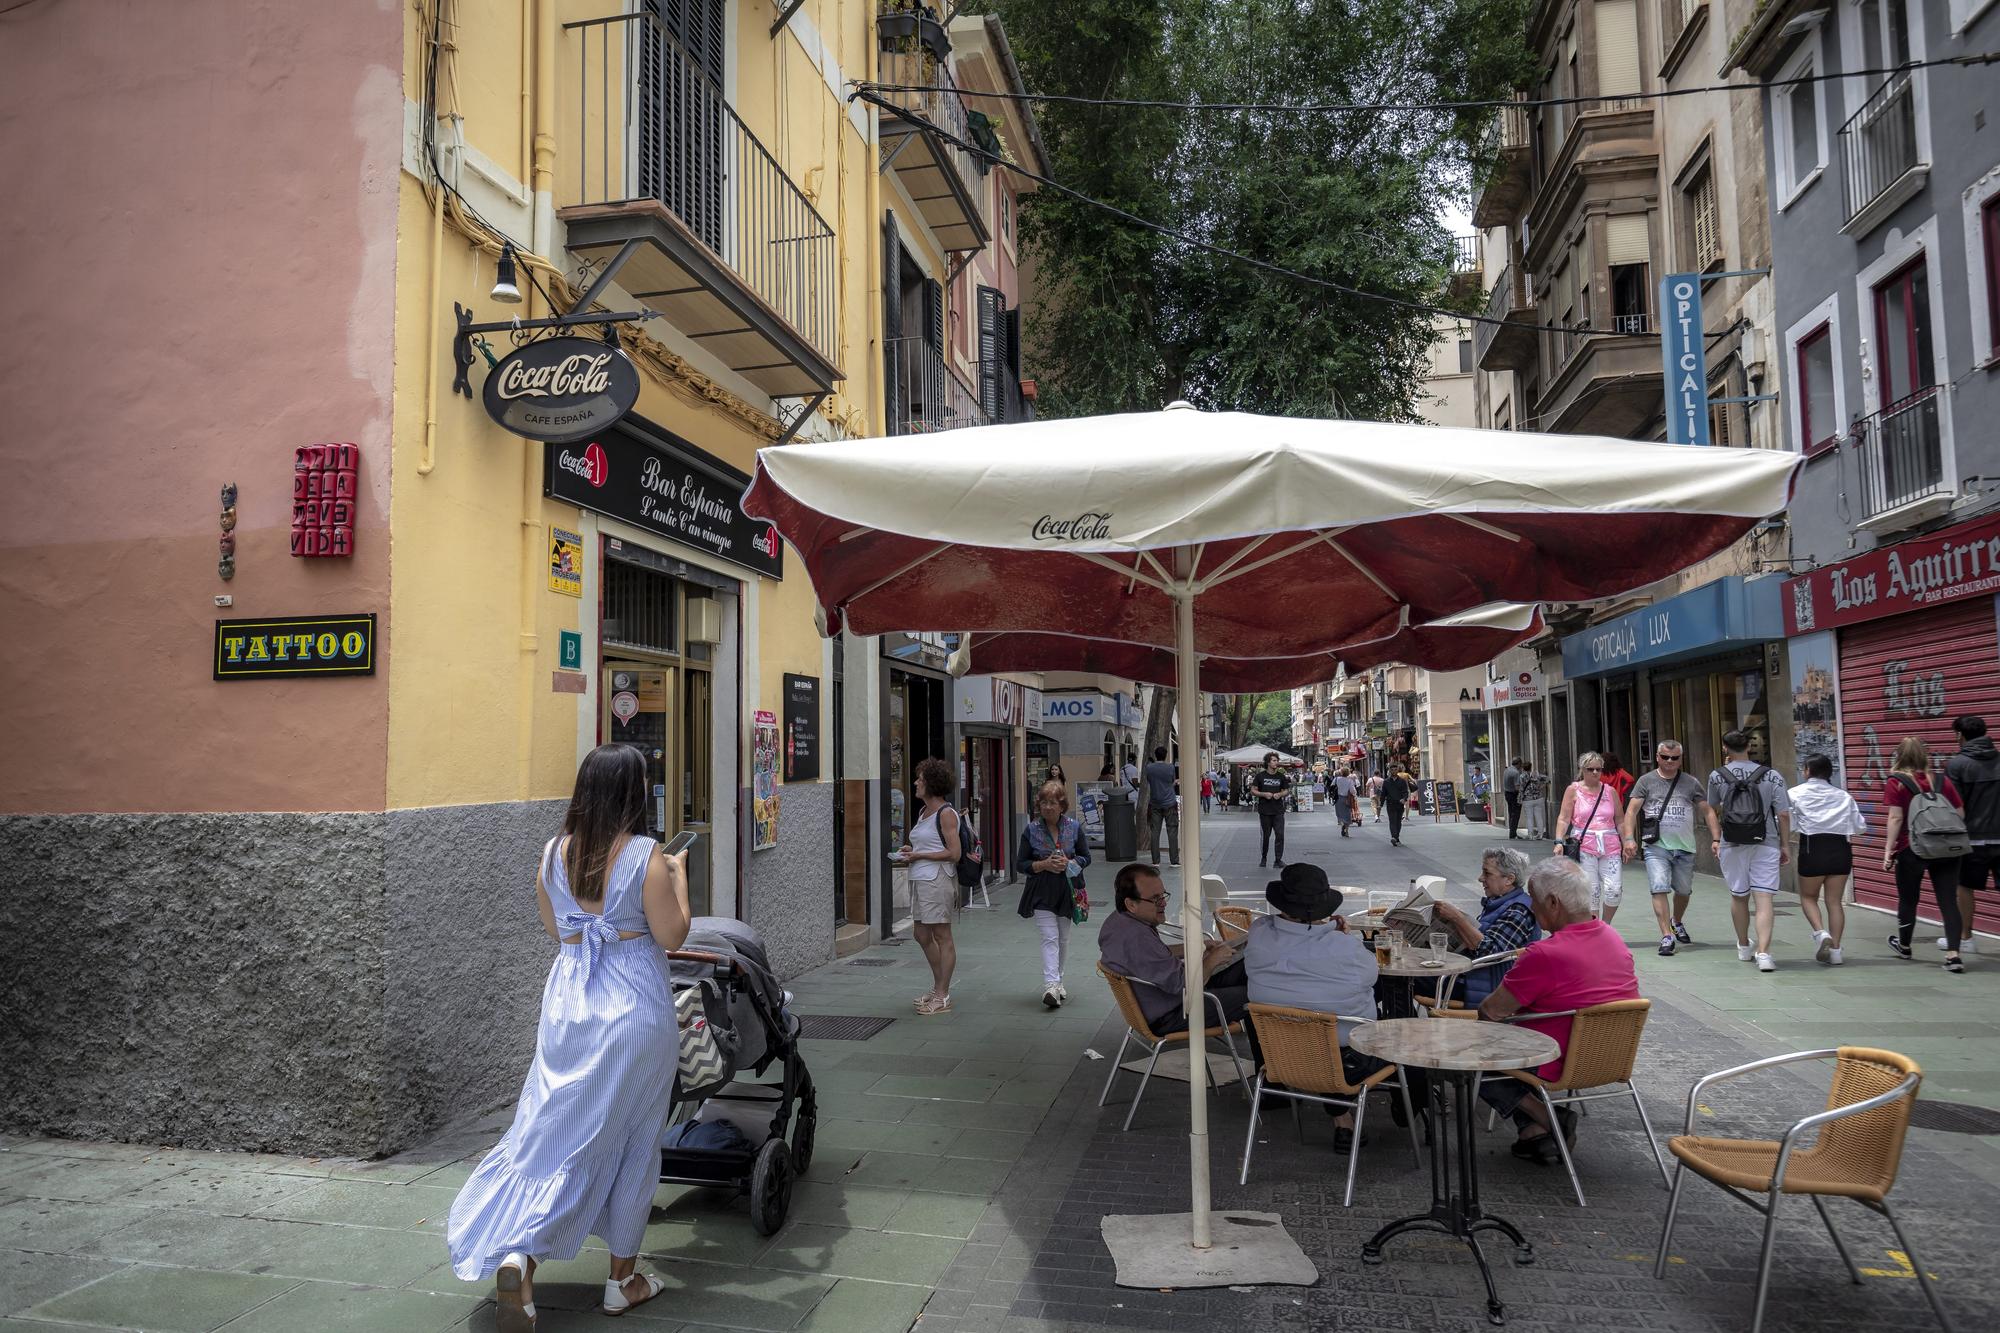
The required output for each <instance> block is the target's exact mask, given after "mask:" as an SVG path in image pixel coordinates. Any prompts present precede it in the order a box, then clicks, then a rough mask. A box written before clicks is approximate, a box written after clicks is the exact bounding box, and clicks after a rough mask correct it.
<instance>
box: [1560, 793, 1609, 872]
mask: <svg viewBox="0 0 2000 1333" xmlns="http://www.w3.org/2000/svg"><path fill="white" fill-rule="evenodd" d="M1604 792H1605V784H1604V783H1602V782H1600V783H1598V784H1597V799H1596V800H1594V801H1592V802H1591V803H1590V813H1589V814H1587V815H1585V816H1584V817H1583V823H1581V824H1578V823H1577V822H1576V820H1575V818H1573V817H1572V818H1571V820H1570V822H1569V827H1570V834H1569V836H1568V837H1567V838H1564V839H1563V855H1564V856H1567V857H1568V858H1569V859H1570V860H1572V861H1580V860H1582V859H1583V833H1582V831H1581V830H1583V829H1587V828H1589V827H1590V821H1591V820H1593V819H1596V818H1597V807H1598V806H1600V805H1603V804H1604ZM1575 809H1576V807H1575V806H1574V805H1572V806H1571V807H1570V810H1571V811H1572V812H1574V811H1575Z"/></svg>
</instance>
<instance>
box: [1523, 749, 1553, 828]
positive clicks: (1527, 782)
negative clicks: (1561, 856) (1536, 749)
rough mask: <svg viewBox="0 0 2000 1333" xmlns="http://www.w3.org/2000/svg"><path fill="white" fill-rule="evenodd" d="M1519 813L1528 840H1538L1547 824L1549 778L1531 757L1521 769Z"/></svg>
mask: <svg viewBox="0 0 2000 1333" xmlns="http://www.w3.org/2000/svg"><path fill="white" fill-rule="evenodd" d="M1521 814H1522V819H1523V822H1524V823H1526V824H1527V826H1528V832H1527V837H1528V839H1529V841H1531V842H1540V841H1541V840H1542V838H1543V837H1544V836H1546V832H1547V829H1548V826H1549V779H1548V775H1547V774H1546V773H1543V772H1542V771H1541V770H1540V769H1538V768H1536V767H1535V764H1534V761H1533V760H1532V759H1531V760H1529V761H1528V765H1527V767H1526V768H1524V769H1522V770H1521Z"/></svg>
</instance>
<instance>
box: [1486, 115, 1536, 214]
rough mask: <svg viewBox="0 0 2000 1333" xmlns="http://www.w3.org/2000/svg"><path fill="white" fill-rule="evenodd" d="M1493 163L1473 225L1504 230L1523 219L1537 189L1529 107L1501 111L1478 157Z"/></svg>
mask: <svg viewBox="0 0 2000 1333" xmlns="http://www.w3.org/2000/svg"><path fill="white" fill-rule="evenodd" d="M1476 161H1477V162H1479V163H1490V164H1491V166H1490V168H1489V173H1490V174H1488V176H1487V177H1486V184H1485V186H1484V187H1483V188H1482V189H1481V190H1480V191H1479V198H1478V199H1476V200H1474V201H1473V205H1472V225H1473V226H1475V227H1479V228H1482V229H1484V228H1486V227H1504V226H1506V225H1507V224H1508V223H1511V222H1513V221H1515V220H1516V219H1518V218H1519V217H1520V216H1521V208H1522V206H1523V205H1524V204H1526V203H1527V202H1528V191H1529V189H1530V188H1531V187H1532V186H1533V185H1534V163H1533V160H1532V154H1531V151H1530V147H1529V138H1528V112H1527V109H1526V108H1525V107H1518V106H1508V107H1502V108H1500V114H1499V115H1498V116H1495V117H1494V119H1493V124H1492V125H1491V126H1489V127H1488V128H1487V131H1486V137H1485V138H1484V139H1482V140H1481V141H1480V144H1479V152H1478V154H1477V157H1476Z"/></svg>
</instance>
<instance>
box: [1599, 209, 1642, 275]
mask: <svg viewBox="0 0 2000 1333" xmlns="http://www.w3.org/2000/svg"><path fill="white" fill-rule="evenodd" d="M1651 260H1652V251H1651V248H1650V244H1649V239H1648V234H1647V228H1646V215H1645V214H1644V213H1619V214H1617V215H1616V216H1613V217H1608V218H1606V219H1604V263H1605V267H1607V268H1617V267H1618V266H1619V265H1621V264H1645V263H1650V262H1651Z"/></svg>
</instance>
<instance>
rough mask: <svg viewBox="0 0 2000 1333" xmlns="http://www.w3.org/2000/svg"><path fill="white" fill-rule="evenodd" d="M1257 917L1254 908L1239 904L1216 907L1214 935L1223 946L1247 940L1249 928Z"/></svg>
mask: <svg viewBox="0 0 2000 1333" xmlns="http://www.w3.org/2000/svg"><path fill="white" fill-rule="evenodd" d="M1257 916H1258V913H1257V911H1256V909H1255V908H1251V907H1244V906H1242V905H1241V904H1231V905H1229V906H1225V907H1218V908H1216V909H1215V933H1216V934H1217V935H1219V936H1220V937H1221V938H1222V941H1223V943H1225V944H1234V943H1235V942H1236V941H1238V940H1241V939H1248V938H1249V936H1250V926H1251V924H1252V923H1253V922H1255V921H1256V920H1257Z"/></svg>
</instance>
